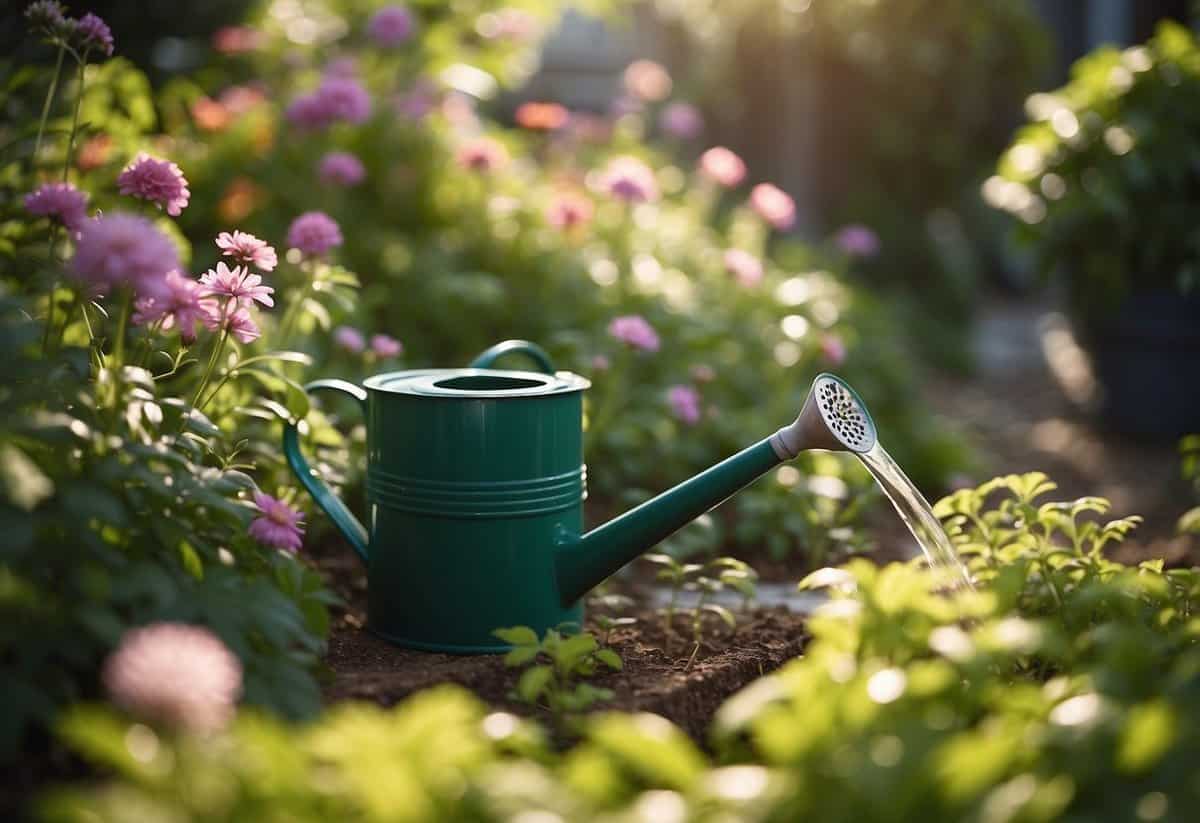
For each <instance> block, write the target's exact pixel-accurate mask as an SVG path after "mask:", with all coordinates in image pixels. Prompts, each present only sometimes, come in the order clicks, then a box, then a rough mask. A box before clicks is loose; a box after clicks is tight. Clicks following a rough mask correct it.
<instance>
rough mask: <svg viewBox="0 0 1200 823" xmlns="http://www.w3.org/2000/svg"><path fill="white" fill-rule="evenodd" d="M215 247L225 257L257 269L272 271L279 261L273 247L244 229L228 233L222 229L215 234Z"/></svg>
mask: <svg viewBox="0 0 1200 823" xmlns="http://www.w3.org/2000/svg"><path fill="white" fill-rule="evenodd" d="M216 243H217V248H219V249H220V250H221V254H222V255H224V256H225V257H232V258H233V259H234V260H236V261H237V262H239V263H243V264H245V265H247V266H254V268H256V269H258V270H259V271H272V270H274V268H275V266H276V265H278V263H279V258H278V257H276V256H275V249H273V248H272V247H271V246H269V245H268V244H267V241H265V240H259V239H258V238H257V237H255V236H254V235H253V234H247V233H246V232H244V231H236V230H235V231H234V232H233V233H232V234H230V233H229V232H227V231H223V232H221V233H220V234H218V235H217V240H216Z"/></svg>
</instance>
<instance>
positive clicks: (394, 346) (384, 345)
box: [371, 334, 404, 357]
mask: <svg viewBox="0 0 1200 823" xmlns="http://www.w3.org/2000/svg"><path fill="white" fill-rule="evenodd" d="M371 351H373V352H375V354H376V355H377V356H379V357H395V356H396V355H398V354H399V353H400V352H402V351H404V346H403V344H401V343H400V341H399V340H397V339H396V338H394V337H388V336H387V335H386V334H376V335H372V337H371Z"/></svg>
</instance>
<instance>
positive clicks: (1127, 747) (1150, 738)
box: [1116, 700, 1180, 774]
mask: <svg viewBox="0 0 1200 823" xmlns="http://www.w3.org/2000/svg"><path fill="white" fill-rule="evenodd" d="M1179 727H1180V726H1179V718H1177V717H1176V715H1175V712H1174V711H1173V710H1172V708H1171V706H1170V705H1169V704H1168V703H1167V702H1166V701H1164V700H1155V701H1152V702H1149V703H1143V704H1141V705H1139V706H1134V707H1133V708H1132V709H1131V710H1130V711H1129V719H1128V720H1127V721H1126V722H1125V727H1124V728H1123V729H1122V730H1121V738H1120V740H1119V741H1118V743H1117V753H1116V765H1117V768H1119V769H1120V770H1121V771H1123V772H1127V773H1133V774H1137V773H1141V772H1145V771H1146V770H1148V769H1150V768H1152V767H1153V766H1154V765H1155V764H1156V763H1158V761H1159V760H1160V759H1161V758H1162V756H1163V755H1164V754H1166V752H1167V750H1168V749H1170V748H1171V744H1172V743H1174V742H1175V736H1176V733H1177V732H1176V730H1177V729H1178V728H1179Z"/></svg>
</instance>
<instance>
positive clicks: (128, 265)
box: [71, 212, 179, 300]
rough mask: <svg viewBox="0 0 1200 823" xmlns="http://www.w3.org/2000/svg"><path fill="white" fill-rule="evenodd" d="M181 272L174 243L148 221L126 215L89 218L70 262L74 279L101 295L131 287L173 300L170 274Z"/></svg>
mask: <svg viewBox="0 0 1200 823" xmlns="http://www.w3.org/2000/svg"><path fill="white" fill-rule="evenodd" d="M178 268H179V251H178V249H176V247H175V244H174V243H172V242H171V240H170V239H169V238H168V237H167V236H166V235H165V234H163V233H162V232H161V231H159V230H158V228H157V227H155V225H154V224H153V223H151V222H150V221H149V220H147V219H145V218H144V217H138V216H136V215H132V214H124V213H122V212H111V213H109V214H106V215H103V216H101V217H96V218H92V219H90V220H84V221H83V224H82V225H81V226H80V228H79V236H78V238H77V239H76V241H75V257H74V259H73V260H72V261H71V273H72V275H73V276H74V277H75V279H76V280H79V281H81V282H83V283H86V284H88V285H89V286H91V287H92V288H94V289H95V290H96V291H97V292H100V293H105V292H107V291H108V289H110V288H112V287H119V286H128V287H130V288H132V289H133V290H134V292H135V293H136V294H137V296H138V297H150V298H154V299H156V300H166V299H168V298H169V297H170V296H171V295H170V289H169V287H168V286H167V283H166V277H167V272H170V271H173V270H175V269H178Z"/></svg>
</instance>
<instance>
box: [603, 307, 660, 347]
mask: <svg viewBox="0 0 1200 823" xmlns="http://www.w3.org/2000/svg"><path fill="white" fill-rule="evenodd" d="M608 333H609V334H610V335H612V336H613V337H615V338H616V339H617V340H620V341H621V342H622V343H626V344H628V345H630V346H632V347H633V348H635V349H640V350H642V351H649V352H655V351H658V346H659V341H658V333H657V332H656V331H654V327H653V326H651V325H650V324H649V323H647V322H646V318H644V317H642V316H641V315H638V314H625V315H621V316H620V317H614V318H613V320H612V322H611V323H609V324H608Z"/></svg>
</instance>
